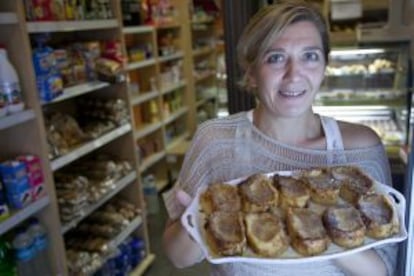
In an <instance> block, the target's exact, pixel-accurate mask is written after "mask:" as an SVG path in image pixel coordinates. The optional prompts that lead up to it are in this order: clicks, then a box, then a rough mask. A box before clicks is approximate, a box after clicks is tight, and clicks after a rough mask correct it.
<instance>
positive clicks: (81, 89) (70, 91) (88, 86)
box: [43, 81, 110, 105]
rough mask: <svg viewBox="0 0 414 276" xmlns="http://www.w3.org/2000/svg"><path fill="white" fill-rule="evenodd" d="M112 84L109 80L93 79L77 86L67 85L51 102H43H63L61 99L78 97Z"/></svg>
mask: <svg viewBox="0 0 414 276" xmlns="http://www.w3.org/2000/svg"><path fill="white" fill-rule="evenodd" d="M109 85H110V83H108V82H103V81H93V82H87V83H82V84H78V85H75V86H71V87H67V88H65V89H63V94H62V95H60V96H59V97H57V98H55V99H53V100H52V101H50V102H47V103H43V105H48V104H53V103H57V102H61V101H65V100H68V99H71V98H74V97H78V96H81V95H84V94H87V93H90V92H93V91H96V90H98V89H101V88H104V87H108V86H109Z"/></svg>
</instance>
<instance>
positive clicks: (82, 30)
mask: <svg viewBox="0 0 414 276" xmlns="http://www.w3.org/2000/svg"><path fill="white" fill-rule="evenodd" d="M110 4H111V8H112V12H113V14H114V18H113V19H105V20H83V21H48V22H27V21H26V16H25V7H24V6H23V1H1V3H0V34H1V36H0V43H2V44H4V45H5V47H6V49H7V51H8V56H9V59H10V61H11V62H12V64H13V65H14V66H15V68H16V71H17V73H18V75H19V78H20V85H21V88H22V92H23V97H24V101H25V110H24V111H22V112H19V113H16V114H12V115H9V116H6V117H3V118H0V133H1V136H0V142H1V144H2V152H1V155H0V158H1V159H2V160H5V159H9V158H13V157H15V156H17V155H20V154H34V155H37V156H39V157H40V159H41V161H42V169H43V174H44V181H45V187H46V190H47V195H46V196H44V197H42V198H40V199H38V200H37V201H35V202H33V203H31V204H30V205H28V206H27V207H25V208H23V209H21V210H15V211H13V212H12V213H11V215H10V217H9V218H8V219H6V220H4V221H2V222H1V223H0V235H3V234H5V233H9V232H11V231H13V229H14V227H16V226H18V225H20V224H21V223H22V222H24V221H25V220H26V219H27V218H29V217H31V216H36V217H38V218H39V219H40V221H41V222H42V224H43V225H44V226H45V227H46V228H47V230H48V237H49V247H48V251H49V252H48V256H49V260H48V263H49V264H50V266H51V269H52V271H53V275H68V273H69V271H68V266H67V258H66V252H65V235H66V233H68V232H70V231H69V230H73V229H75V228H76V227H77V225H78V224H79V223H80V222H82V221H83V220H84V219H86V218H88V216H89V215H90V214H91V213H92V212H94V211H96V210H99V208H100V207H101V206H103V205H104V204H105V203H106V202H108V201H109V200H111V199H112V198H113V197H115V196H117V197H118V196H120V197H122V198H124V199H125V200H127V201H128V202H129V203H131V204H133V205H134V206H135V208H137V209H140V210H141V211H140V212H141V214H145V213H146V211H145V204H144V197H143V192H142V188H141V183H140V181H141V178H140V175H141V171H140V168H142V165H141V164H140V163H139V161H138V156H137V154H136V153H137V151H136V144H135V140H134V139H135V138H134V132H135V130H133V129H135V128H134V126H133V124H132V122H133V121H132V120H131V122H130V123H126V124H122V125H118V126H117V127H115V128H113V129H112V130H110V131H108V132H106V133H104V134H103V135H101V136H99V137H97V138H95V139H93V140H89V141H86V142H85V143H83V144H81V145H79V146H77V147H75V148H72V149H71V151H69V152H68V153H66V154H64V155H61V156H58V157H57V158H55V159H53V160H50V159H49V148H48V143H47V135H46V133H47V131H46V128H45V120H46V118H45V114H46V110H47V111H49V110H56V111H63V112H69V113H75V112H76V109H74V106H75V105H76V104H77V101H78V100H79V99H82V98H83V97H92V98H94V99H101V100H107V99H115V98H119V99H122V100H124V101H125V102H127V103H128V104H132V103H134V104H140V103H143V102H145V101H149V100H151V97H147V98H145V97H144V98H139V97H132V96H131V95H130V94H129V93H128V89H127V83H126V82H125V81H122V78H119V80H120V81H119V82H118V83H109V82H107V81H93V82H86V83H82V84H78V85H75V86H71V87H68V88H65V89H64V92H63V94H62V95H61V96H59V97H57V98H55V99H53V101H51V102H48V103H42V102H41V101H40V99H39V96H38V92H37V86H36V77H35V72H34V68H33V65H32V54H33V52H32V49H31V42H32V39H33V37H32V36H33V35H34V34H41V33H49V34H50V36H51V37H52V38H54V37H58V38H59V39H62V38H65V39H66V41H74V40H75V39H78V40H80V41H82V40H85V39H88V40H97V41H104V40H118V41H121V43H123V42H124V40H123V36H124V35H125V34H128V33H130V32H144V33H145V32H148V30H150V32H151V31H152V32H153V31H154V28H152V27H150V28H147V27H143V28H140V30H137V29H123V28H122V25H121V23H120V22H122V14H121V11H120V8H121V7H120V1H117V0H111V1H110ZM158 62H159V61H158V60H156V59H155V58H154V59H152V60H147V61H146V62H144V63H132V64H129V67H128V68H125V72H128V70H136V69H138V68H144V67H145V66H149V67H151V66H153V65H155V64H156V63H158ZM157 93H158V92H157ZM153 96H154V97H160V96H159V95H157V96H155V94H153ZM129 111H131V110H129V109H128V112H129ZM129 117H130V118H132V117H133V116H132V113H131V114H129ZM29 141H30V142H29ZM101 153H103V154H111V155H115V156H116V157H117V158H119V159H120V160H125V161H127V162H128V163H129V164H130V165H131V167H132V168H133V171H131V172H130V173H129V174H127V175H124V176H123V177H122V178H120V179H118V180H117V181H116V182H115V183H113V187H112V188H111V189H110V190H108V192H107V193H105V194H103V195H102V197H100V198H99V199H98V200H97V201H96V202H94V203H92V204H90V205H88V206H87V207H86V208H85V209H83V210H82V215H81V216H80V217H78V218H76V219H74V220H71V221H70V222H68V223H65V224H63V223H62V222H61V220H60V218H59V216H60V215H59V206H58V198H57V192H56V190H55V180H54V175H55V174H56V173H58V172H60V171H63V170H65V169H66V167H68V166H69V165H72V164H76V163H77V162H80V161H82V160H84V159H85V158H89V157H93V156H95V155H97V154H101ZM133 233H135V234H136V235H138V236H140V237H141V238H142V239H143V240H144V241H145V246H146V248H145V251H146V252H145V255H146V258H145V260H143V262H142V263H140V264H139V266H138V267H137V268H135V270H134V272H133V273H135V274H134V275H141V274H142V273H143V272H144V271H145V269H146V268H147V267H148V266H149V265H150V264H151V263H152V261H153V260H154V257H155V256H154V255H153V254H152V253H151V249H150V245H149V239H148V230H147V222H146V216H142V215H141V216H139V217H137V218H136V219H134V220H132V221H131V223H130V224H129V225H128V227H127V228H126V229H124V231H122V232H121V233H119V235H117V236H116V237H115V238H114V239H112V241H111V243H110V246H111V247H116V246H118V245H119V244H120V243H122V242H123V241H124V240H125V239H126V238H127V237H128V236H130V235H131V234H133Z"/></svg>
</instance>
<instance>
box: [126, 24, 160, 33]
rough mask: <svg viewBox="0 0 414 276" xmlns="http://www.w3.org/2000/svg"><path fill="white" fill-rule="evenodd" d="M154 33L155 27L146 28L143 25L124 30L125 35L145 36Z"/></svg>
mask: <svg viewBox="0 0 414 276" xmlns="http://www.w3.org/2000/svg"><path fill="white" fill-rule="evenodd" d="M153 31H154V27H153V26H146V25H142V26H128V27H124V28H123V29H122V32H123V33H124V34H145V33H150V32H153Z"/></svg>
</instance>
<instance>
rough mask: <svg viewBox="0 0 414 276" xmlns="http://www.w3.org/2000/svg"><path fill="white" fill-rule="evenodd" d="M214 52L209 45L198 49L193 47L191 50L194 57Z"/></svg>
mask: <svg viewBox="0 0 414 276" xmlns="http://www.w3.org/2000/svg"><path fill="white" fill-rule="evenodd" d="M213 52H214V49H213V48H211V47H203V48H200V49H195V50H193V56H194V57H199V56H203V55H208V54H211V53H213Z"/></svg>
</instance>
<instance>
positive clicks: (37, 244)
mask: <svg viewBox="0 0 414 276" xmlns="http://www.w3.org/2000/svg"><path fill="white" fill-rule="evenodd" d="M27 232H28V234H29V235H30V236H31V237H32V239H33V250H34V258H35V267H34V269H35V271H36V273H37V275H42V276H43V275H44V276H49V275H52V274H51V273H50V269H49V265H48V264H49V262H48V257H47V245H48V237H47V231H46V229H45V228H44V227H43V225H42V224H41V223H40V222H39V220H38V219H37V218H31V219H29V225H28V228H27Z"/></svg>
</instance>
